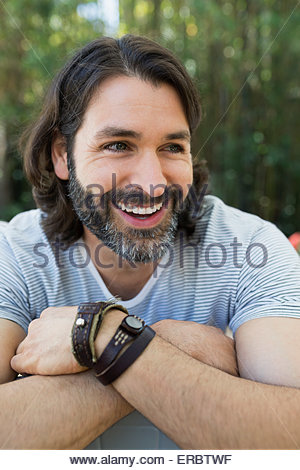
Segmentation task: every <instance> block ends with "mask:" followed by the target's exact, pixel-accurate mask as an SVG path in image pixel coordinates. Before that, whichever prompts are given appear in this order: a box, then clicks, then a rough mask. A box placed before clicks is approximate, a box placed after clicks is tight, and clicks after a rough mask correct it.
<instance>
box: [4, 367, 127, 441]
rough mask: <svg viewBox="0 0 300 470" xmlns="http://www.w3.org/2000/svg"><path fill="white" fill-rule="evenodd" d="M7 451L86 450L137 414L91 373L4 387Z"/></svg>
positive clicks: (14, 383)
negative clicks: (118, 424)
mask: <svg viewBox="0 0 300 470" xmlns="http://www.w3.org/2000/svg"><path fill="white" fill-rule="evenodd" d="M0 403H1V411H0V422H1V423H2V425H1V426H0V443H1V445H0V447H1V448H2V449H82V448H84V447H85V446H87V445H88V444H89V443H90V442H91V441H93V440H94V439H95V438H96V437H97V436H99V435H100V434H102V433H103V432H104V431H105V430H106V429H108V428H109V427H110V426H112V425H113V424H114V423H115V422H117V421H118V420H119V419H121V418H122V417H123V416H126V415H127V414H129V413H130V412H131V411H132V408H131V406H130V405H129V404H128V403H127V402H126V401H125V400H124V399H123V398H121V397H120V395H119V394H118V392H117V391H116V390H114V389H113V388H112V387H106V388H105V387H103V386H102V385H101V384H100V383H99V382H98V381H97V379H95V377H94V376H93V375H92V374H91V373H90V372H83V373H80V374H76V375H63V376H33V377H28V378H26V379H22V380H17V381H15V382H10V383H7V384H4V385H1V386H0Z"/></svg>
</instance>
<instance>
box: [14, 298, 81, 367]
mask: <svg viewBox="0 0 300 470" xmlns="http://www.w3.org/2000/svg"><path fill="white" fill-rule="evenodd" d="M76 312H77V307H49V308H47V309H46V310H44V311H43V312H42V314H41V316H40V318H39V319H36V320H33V321H32V322H31V323H30V325H29V329H28V335H27V336H26V338H25V339H24V341H22V343H20V345H19V347H18V349H17V352H16V355H15V356H14V357H13V358H12V360H11V367H12V368H13V369H14V370H15V371H17V372H19V373H26V374H34V375H64V374H74V373H76V372H82V371H84V370H86V368H85V367H81V366H80V365H79V364H78V362H77V361H76V359H75V357H74V356H73V353H72V345H71V331H72V327H73V323H74V320H75V316H76Z"/></svg>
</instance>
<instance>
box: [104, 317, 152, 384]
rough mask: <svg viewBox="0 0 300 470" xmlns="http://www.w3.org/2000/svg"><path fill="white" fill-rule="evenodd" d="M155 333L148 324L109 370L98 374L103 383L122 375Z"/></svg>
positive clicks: (108, 382)
mask: <svg viewBox="0 0 300 470" xmlns="http://www.w3.org/2000/svg"><path fill="white" fill-rule="evenodd" d="M155 334H156V333H155V331H154V330H152V328H150V326H146V327H145V328H144V330H143V331H142V333H141V334H140V335H139V336H137V337H136V339H134V340H133V342H132V344H131V345H130V346H129V348H128V349H126V351H125V352H124V353H123V354H122V355H121V356H120V357H118V358H117V359H116V361H114V362H113V364H112V365H111V366H110V367H109V368H108V370H105V371H104V372H103V373H101V374H99V375H98V374H96V377H97V379H98V380H99V381H100V382H101V383H102V384H103V385H109V384H110V383H111V382H113V381H114V380H116V379H117V378H118V377H120V375H121V374H123V372H125V370H127V369H128V368H129V367H130V366H131V365H132V364H133V362H134V361H135V360H136V359H137V358H138V357H139V356H140V355H141V353H142V352H143V351H144V350H145V349H146V347H147V346H148V344H149V343H150V341H152V339H153V338H154V336H155Z"/></svg>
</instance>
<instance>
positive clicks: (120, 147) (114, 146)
mask: <svg viewBox="0 0 300 470" xmlns="http://www.w3.org/2000/svg"><path fill="white" fill-rule="evenodd" d="M103 149H104V150H109V151H111V152H125V150H128V145H127V144H126V143H125V142H112V143H111V144H106V145H104V146H103Z"/></svg>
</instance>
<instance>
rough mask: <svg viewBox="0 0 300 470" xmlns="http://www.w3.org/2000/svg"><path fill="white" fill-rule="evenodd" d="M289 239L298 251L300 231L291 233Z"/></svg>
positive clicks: (299, 247) (299, 248) (299, 249)
mask: <svg viewBox="0 0 300 470" xmlns="http://www.w3.org/2000/svg"><path fill="white" fill-rule="evenodd" d="M289 241H290V242H291V244H292V245H293V247H294V248H295V250H297V251H298V252H299V253H300V232H295V233H293V235H291V236H290V237H289Z"/></svg>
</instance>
